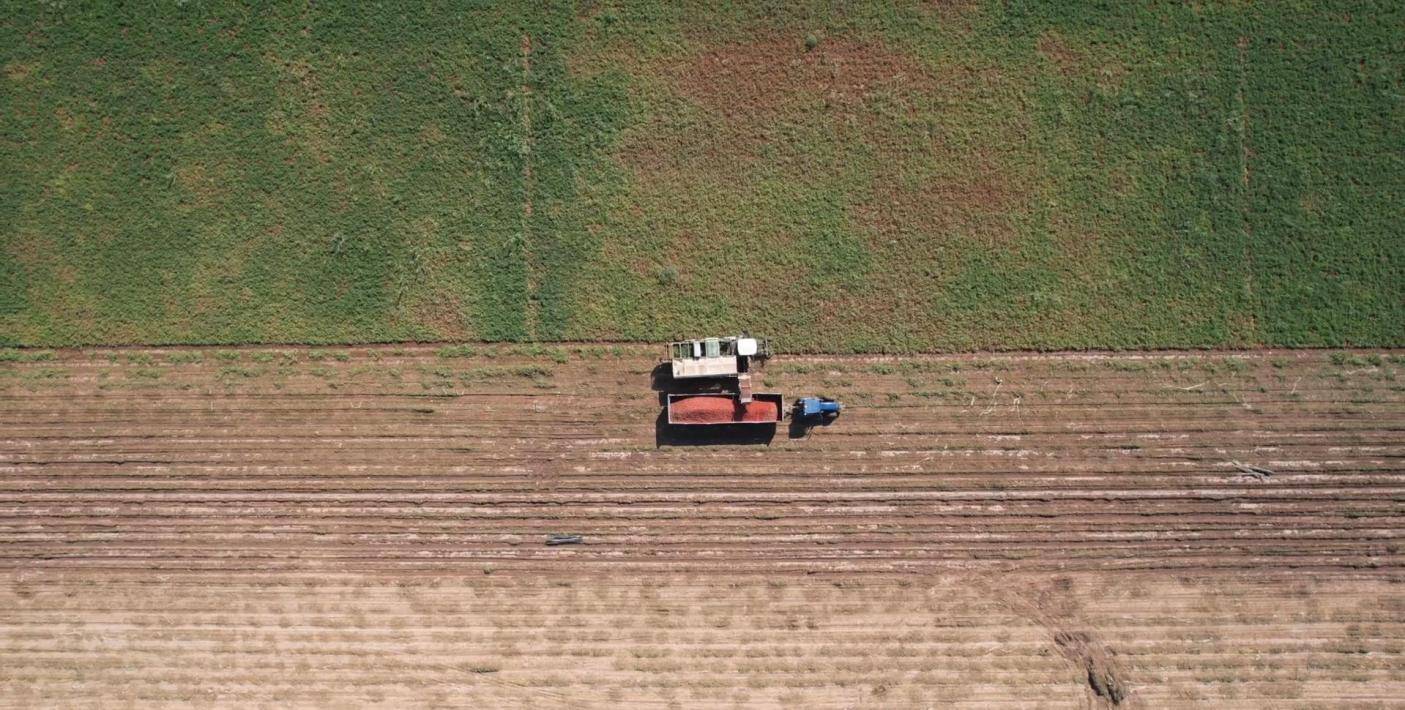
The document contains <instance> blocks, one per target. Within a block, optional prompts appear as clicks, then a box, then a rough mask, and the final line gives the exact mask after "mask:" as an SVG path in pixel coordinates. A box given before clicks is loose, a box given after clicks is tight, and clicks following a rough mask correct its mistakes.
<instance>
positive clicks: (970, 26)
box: [0, 0, 1405, 352]
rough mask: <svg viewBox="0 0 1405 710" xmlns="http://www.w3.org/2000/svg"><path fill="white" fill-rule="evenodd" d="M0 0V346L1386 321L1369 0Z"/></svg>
mask: <svg viewBox="0 0 1405 710" xmlns="http://www.w3.org/2000/svg"><path fill="white" fill-rule="evenodd" d="M714 5H719V3H704V2H678V1H675V0H663V1H659V2H592V1H587V2H579V3H560V2H516V3H511V2H504V3H481V4H472V5H470V4H469V3H424V4H417V5H416V6H414V7H410V6H406V5H404V4H403V3H394V2H388V3H371V2H333V3H317V4H315V5H312V4H301V3H266V4H265V3H261V4H260V5H259V7H257V8H255V7H253V6H246V5H243V4H237V3H233V2H160V3H140V4H128V5H118V4H117V3H101V2H94V3H88V2H33V3H29V2H26V3H8V4H7V6H6V11H5V12H4V13H3V16H2V17H0V65H3V70H4V72H3V76H0V87H3V90H2V91H0V141H3V142H2V143H0V146H3V149H2V150H0V181H3V183H0V184H2V185H3V189H0V240H3V241H2V242H0V280H3V281H4V283H5V284H6V288H4V289H3V290H0V344H3V343H6V342H8V344H12V345H14V344H18V345H40V346H54V345H75V344H130V343H146V344H152V343H251V342H280V343H290V342H302V343H327V342H342V343H360V342H387V341H404V340H420V341H443V340H489V341H501V340H509V341H517V340H542V341H550V340H590V341H594V340H644V341H659V340H662V339H666V338H668V337H674V336H682V335H690V336H691V335H695V334H699V333H712V332H719V331H722V332H734V331H736V330H738V329H741V328H751V329H752V330H754V331H756V332H761V333H766V334H769V335H771V336H774V337H776V338H777V339H778V341H779V342H780V343H781V344H782V345H783V347H784V348H786V349H787V350H790V351H811V352H877V351H884V352H930V351H934V350H945V351H951V350H973V349H999V350H1011V349H1019V348H1036V349H1048V348H1089V347H1094V348H1098V347H1101V348H1129V347H1140V348H1145V347H1189V346H1262V345H1270V346H1275V345H1276V346H1293V345H1338V346H1353V345H1354V346H1384V345H1397V346H1398V345H1401V344H1402V333H1405V255H1403V254H1405V250H1402V249H1401V247H1400V242H1401V239H1400V225H1401V224H1402V223H1405V188H1402V186H1403V185H1405V162H1402V160H1401V159H1400V156H1401V154H1402V151H1405V102H1402V100H1401V98H1400V97H1401V96H1402V95H1405V48H1402V46H1401V39H1400V37H1401V32H1400V28H1401V27H1402V26H1405V4H1402V3H1400V2H1397V1H1394V0H1351V1H1343V0H1329V1H1326V2H1257V3H1247V2H1207V3H1181V2H1141V1H1138V2H1101V3H1094V2H1066V1H1064V0H1049V1H1032V0H1024V1H1018V2H976V1H974V0H972V1H966V0H925V1H922V2H917V1H913V2H893V3H871V2H857V3H831V2H755V3H737V4H731V5H728V6H726V7H721V8H719V7H714Z"/></svg>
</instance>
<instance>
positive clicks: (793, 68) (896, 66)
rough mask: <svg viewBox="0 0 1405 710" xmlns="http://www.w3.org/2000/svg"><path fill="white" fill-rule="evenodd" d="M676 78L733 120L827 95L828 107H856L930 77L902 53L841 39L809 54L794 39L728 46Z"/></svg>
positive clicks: (684, 68) (689, 91) (693, 95)
mask: <svg viewBox="0 0 1405 710" xmlns="http://www.w3.org/2000/svg"><path fill="white" fill-rule="evenodd" d="M673 74H674V80H675V82H676V83H677V84H678V87H679V89H680V90H681V91H682V92H683V93H684V94H686V95H687V96H689V97H691V98H693V99H695V100H696V101H698V102H699V103H700V104H702V105H703V106H705V107H706V108H709V109H711V110H714V111H717V112H719V113H722V114H723V115H726V116H728V117H750V116H754V115H755V112H757V111H762V112H765V111H772V110H776V109H779V108H781V107H784V106H785V105H786V104H787V103H789V102H791V101H794V100H796V99H799V98H807V97H808V98H821V97H822V98H823V99H824V101H825V107H826V108H833V107H835V106H845V105H851V104H854V103H857V102H859V101H862V100H863V98H864V97H865V96H867V95H869V94H871V93H872V92H874V91H875V90H878V89H881V88H893V89H898V90H904V89H906V90H911V89H913V88H915V87H917V86H919V85H920V84H921V83H923V82H924V81H926V79H927V77H926V74H925V72H924V70H923V68H922V67H921V66H920V65H918V64H916V63H915V62H914V61H912V60H911V59H910V58H908V57H906V56H904V55H902V54H900V53H897V52H893V51H891V50H889V49H887V48H885V47H883V46H882V45H878V44H872V43H864V42H856V41H849V40H840V39H833V40H828V41H825V42H822V43H821V44H820V45H819V46H817V47H816V48H814V49H813V50H810V51H806V50H805V47H804V45H802V44H800V43H798V42H795V41H789V40H769V41H765V42H758V43H754V44H746V45H734V46H730V47H723V48H719V49H715V50H712V51H708V52H705V53H703V54H701V55H699V56H697V57H695V58H694V59H693V60H692V61H689V62H687V63H685V64H683V65H681V66H679V67H676V68H675V71H674V72H673Z"/></svg>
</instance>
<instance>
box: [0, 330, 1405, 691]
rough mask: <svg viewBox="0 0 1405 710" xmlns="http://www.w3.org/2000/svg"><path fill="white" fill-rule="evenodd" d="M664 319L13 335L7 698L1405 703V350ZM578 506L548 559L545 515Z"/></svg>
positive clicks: (5, 396)
mask: <svg viewBox="0 0 1405 710" xmlns="http://www.w3.org/2000/svg"><path fill="white" fill-rule="evenodd" d="M656 354H657V349H656V348H644V347H635V346H602V345H580V346H562V347H555V348H528V347H515V346H474V347H473V348H434V347H372V348H356V349H337V350H308V349H296V348H258V349H226V350H215V349H206V350H200V349H122V350H84V351H60V352H56V353H53V354H52V355H49V354H40V353H33V352H30V351H22V352H20V353H19V354H18V355H16V356H15V357H13V358H12V359H11V360H10V361H7V362H4V363H0V373H2V374H0V473H3V477H0V578H3V579H0V707H53V706H91V705H93V704H95V703H97V704H105V705H114V706H127V705H130V706H139V707H151V706H158V705H163V704H166V705H189V704H200V705H202V706H213V705H240V706H248V705H256V706H257V705H268V706H278V707H286V706H290V705H307V706H347V705H372V704H381V705H384V706H386V707H405V706H444V707H449V706H478V707H506V706H520V707H543V706H557V707H620V706H636V705H637V706H644V707H719V706H722V707H727V706H742V707H752V706H791V707H816V706H833V707H907V706H912V707H945V706H950V705H954V704H967V705H972V706H980V705H1010V704H1017V705H1023V706H1029V707H1089V706H1109V705H1119V706H1123V707H1166V706H1203V707H1230V706H1239V707H1265V706H1271V707H1328V706H1332V707H1335V706H1341V705H1355V706H1381V707H1385V706H1391V705H1394V704H1395V703H1396V702H1397V700H1398V698H1401V697H1405V656H1402V649H1405V633H1402V632H1405V615H1402V612H1405V601H1402V600H1403V599H1405V595H1402V594H1401V589H1402V587H1401V586H1400V582H1401V580H1402V578H1405V556H1402V555H1401V544H1402V540H1401V538H1402V537H1403V536H1405V533H1402V521H1403V519H1405V478H1402V473H1405V466H1402V455H1405V438H1402V433H1401V432H1402V429H1405V390H1402V386H1401V384H1400V382H1399V381H1398V380H1397V377H1398V376H1399V375H1400V374H1401V370H1402V366H1405V358H1402V356H1401V354H1399V353H1396V352H1391V351H1375V352H1359V351H1353V352H1324V351H1260V352H1244V353H1224V352H1216V353H1205V352H1192V353H1156V354H1140V355H1029V354H1009V355H995V356H946V357H941V356H933V357H912V358H882V357H829V356H825V357H819V356H815V357H801V356H785V357H781V358H778V359H777V360H776V361H774V362H773V363H771V364H770V365H769V366H768V367H767V368H766V369H765V370H764V372H763V374H762V375H761V376H760V377H759V378H758V379H759V380H760V383H759V384H760V385H761V386H759V389H762V390H765V391H779V392H784V393H786V395H787V397H788V398H793V397H796V396H800V395H805V394H826V395H831V396H836V397H838V398H840V399H841V400H843V401H844V402H845V404H846V405H847V406H846V410H845V413H844V414H843V416H842V417H841V418H840V419H839V421H838V422H836V423H835V424H834V425H832V426H829V427H817V428H814V429H811V430H808V431H802V430H799V429H788V428H786V427H785V426H782V427H781V428H780V429H778V430H777V431H775V432H774V433H773V434H772V433H769V432H768V433H763V434H759V435H758V434H755V433H752V434H744V433H743V434H738V433H736V432H726V433H724V434H721V435H706V437H705V438H701V439H700V438H699V435H696V434H693V435H688V434H686V433H684V432H680V431H678V430H673V429H670V428H669V427H667V426H665V425H663V424H661V422H660V411H661V407H660V404H659V392H658V391H657V390H656V388H657V387H659V382H658V378H657V377H656V376H655V375H654V374H653V371H654V367H655V365H656V364H657V360H656ZM555 533H574V534H579V535H582V536H583V538H584V541H583V543H582V544H579V545H564V546H558V547H550V546H546V545H544V544H543V543H544V542H545V540H546V538H547V536H548V535H551V534H555Z"/></svg>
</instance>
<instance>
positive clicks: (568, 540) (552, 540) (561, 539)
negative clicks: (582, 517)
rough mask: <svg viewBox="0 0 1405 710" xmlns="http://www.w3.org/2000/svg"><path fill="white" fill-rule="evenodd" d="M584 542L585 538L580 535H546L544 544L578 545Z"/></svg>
mask: <svg viewBox="0 0 1405 710" xmlns="http://www.w3.org/2000/svg"><path fill="white" fill-rule="evenodd" d="M582 542H585V538H583V537H581V536H580V535H560V534H557V535H548V536H547V538H546V544H548V545H579V544H581V543H582Z"/></svg>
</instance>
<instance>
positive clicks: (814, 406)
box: [795, 397, 844, 424]
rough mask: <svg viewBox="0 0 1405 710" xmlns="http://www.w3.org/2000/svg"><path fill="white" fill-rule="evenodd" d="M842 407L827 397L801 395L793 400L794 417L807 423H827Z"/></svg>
mask: <svg viewBox="0 0 1405 710" xmlns="http://www.w3.org/2000/svg"><path fill="white" fill-rule="evenodd" d="M843 408H844V405H842V404H840V403H839V402H838V401H836V400H833V399H830V398H829V397H801V398H800V399H798V400H796V401H795V417H796V418H797V419H800V420H801V421H804V422H806V423H809V424H828V423H830V422H832V421H834V419H835V418H836V417H838V416H839V411H840V410H842V409H843Z"/></svg>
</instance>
